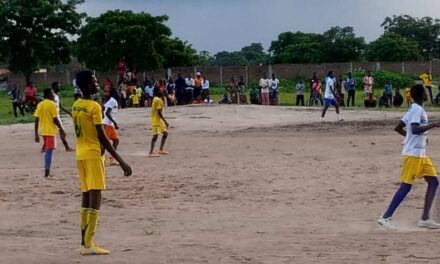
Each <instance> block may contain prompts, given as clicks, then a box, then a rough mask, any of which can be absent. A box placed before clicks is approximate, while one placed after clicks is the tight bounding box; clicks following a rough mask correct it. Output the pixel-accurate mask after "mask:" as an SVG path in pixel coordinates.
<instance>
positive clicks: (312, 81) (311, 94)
mask: <svg viewBox="0 0 440 264" xmlns="http://www.w3.org/2000/svg"><path fill="white" fill-rule="evenodd" d="M317 81H319V79H318V77H316V72H313V74H312V78H310V79H309V85H310V98H309V99H312V97H313V89H312V88H313V85H314V84H315V83H316V82H317Z"/></svg>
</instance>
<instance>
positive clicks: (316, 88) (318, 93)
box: [311, 80, 323, 104]
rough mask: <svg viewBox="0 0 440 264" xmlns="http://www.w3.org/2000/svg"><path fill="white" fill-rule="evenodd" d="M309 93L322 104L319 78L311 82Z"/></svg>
mask: <svg viewBox="0 0 440 264" xmlns="http://www.w3.org/2000/svg"><path fill="white" fill-rule="evenodd" d="M311 94H312V97H316V98H318V99H319V101H320V102H321V104H323V100H322V91H321V81H320V80H315V81H314V82H313V86H312V92H311Z"/></svg>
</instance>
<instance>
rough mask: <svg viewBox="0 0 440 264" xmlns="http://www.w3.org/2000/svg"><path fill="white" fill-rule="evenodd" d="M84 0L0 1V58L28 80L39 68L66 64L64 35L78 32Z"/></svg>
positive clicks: (68, 48) (67, 46)
mask: <svg viewBox="0 0 440 264" xmlns="http://www.w3.org/2000/svg"><path fill="white" fill-rule="evenodd" d="M82 2H83V0H69V1H67V2H66V1H61V0H50V1H49V0H33V1H29V0H0V6H1V8H0V57H1V58H2V59H1V60H3V62H4V63H6V64H7V65H8V67H9V69H10V70H11V71H13V72H21V73H23V74H24V75H25V77H26V82H29V80H30V77H31V75H32V73H33V72H35V71H36V70H38V69H39V68H41V67H48V66H51V65H57V64H60V63H69V62H70V54H71V45H70V41H69V39H68V38H67V35H74V34H76V33H77V31H78V28H79V26H80V24H81V21H82V18H83V16H84V15H83V14H79V13H77V12H76V5H78V4H80V3H82Z"/></svg>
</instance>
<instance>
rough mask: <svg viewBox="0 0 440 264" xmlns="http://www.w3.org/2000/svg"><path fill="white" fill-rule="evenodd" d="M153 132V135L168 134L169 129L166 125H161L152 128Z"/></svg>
mask: <svg viewBox="0 0 440 264" xmlns="http://www.w3.org/2000/svg"><path fill="white" fill-rule="evenodd" d="M151 131H152V132H153V135H161V134H163V133H165V132H167V127H166V126H165V124H163V123H161V124H160V125H159V126H151Z"/></svg>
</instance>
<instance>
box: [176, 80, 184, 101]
mask: <svg viewBox="0 0 440 264" xmlns="http://www.w3.org/2000/svg"><path fill="white" fill-rule="evenodd" d="M185 88H186V82H185V79H183V77H182V74H181V73H179V74H177V79H176V99H177V104H179V105H182V104H184V103H185Z"/></svg>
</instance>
